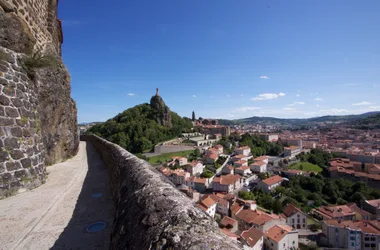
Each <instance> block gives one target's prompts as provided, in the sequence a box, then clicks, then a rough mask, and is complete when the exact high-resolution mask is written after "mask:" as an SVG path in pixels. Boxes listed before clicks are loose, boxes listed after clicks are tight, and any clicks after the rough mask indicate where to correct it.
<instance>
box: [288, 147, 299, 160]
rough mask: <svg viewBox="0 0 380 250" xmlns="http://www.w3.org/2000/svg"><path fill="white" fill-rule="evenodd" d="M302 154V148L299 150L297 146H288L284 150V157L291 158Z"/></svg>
mask: <svg viewBox="0 0 380 250" xmlns="http://www.w3.org/2000/svg"><path fill="white" fill-rule="evenodd" d="M301 152H302V148H299V147H298V146H290V147H285V148H284V156H285V157H290V158H293V157H295V156H296V155H298V154H300V153H301Z"/></svg>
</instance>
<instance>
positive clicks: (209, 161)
mask: <svg viewBox="0 0 380 250" xmlns="http://www.w3.org/2000/svg"><path fill="white" fill-rule="evenodd" d="M218 158H219V157H218V155H217V154H216V153H211V154H206V155H205V156H204V161H205V162H206V164H214V163H215V162H216V160H218Z"/></svg>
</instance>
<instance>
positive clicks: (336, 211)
mask: <svg viewBox="0 0 380 250" xmlns="http://www.w3.org/2000/svg"><path fill="white" fill-rule="evenodd" d="M313 211H314V212H316V213H319V214H321V215H323V216H324V217H327V218H332V219H333V218H339V217H343V216H350V215H355V213H354V211H352V209H351V208H349V207H348V206H347V205H340V206H326V207H319V208H315V209H313Z"/></svg>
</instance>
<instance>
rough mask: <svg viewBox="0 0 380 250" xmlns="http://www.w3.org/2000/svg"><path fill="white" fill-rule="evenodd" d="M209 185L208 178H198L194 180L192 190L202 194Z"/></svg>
mask: <svg viewBox="0 0 380 250" xmlns="http://www.w3.org/2000/svg"><path fill="white" fill-rule="evenodd" d="M209 185H210V179H208V178H198V177H196V178H195V179H194V189H195V190H197V191H198V192H199V193H204V192H206V190H207V189H208V187H209Z"/></svg>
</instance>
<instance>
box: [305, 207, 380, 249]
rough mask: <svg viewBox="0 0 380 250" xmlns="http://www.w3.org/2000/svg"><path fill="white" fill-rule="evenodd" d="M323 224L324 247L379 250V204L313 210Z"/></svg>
mask: <svg viewBox="0 0 380 250" xmlns="http://www.w3.org/2000/svg"><path fill="white" fill-rule="evenodd" d="M312 213H313V215H314V216H315V217H317V218H319V219H320V220H322V235H323V238H322V240H321V244H322V245H325V246H327V247H331V248H344V249H350V250H359V249H364V250H370V249H371V250H372V249H374V250H379V249H380V222H379V220H380V200H365V201H362V202H361V204H360V206H358V205H356V204H354V203H351V204H347V205H339V206H325V207H319V208H316V209H313V211H312Z"/></svg>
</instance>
